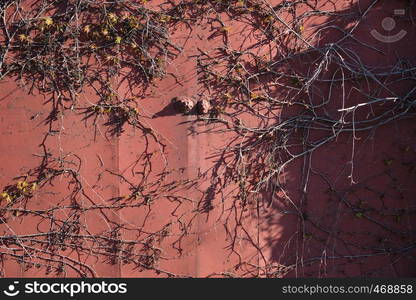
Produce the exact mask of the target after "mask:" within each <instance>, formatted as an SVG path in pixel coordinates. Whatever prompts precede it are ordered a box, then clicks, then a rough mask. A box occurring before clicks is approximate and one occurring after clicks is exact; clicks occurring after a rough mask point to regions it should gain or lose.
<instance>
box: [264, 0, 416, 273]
mask: <svg viewBox="0 0 416 300" xmlns="http://www.w3.org/2000/svg"><path fill="white" fill-rule="evenodd" d="M414 13H415V6H414V2H413V1H412V2H404V1H388V2H387V1H359V2H358V3H356V4H354V5H353V6H351V7H348V8H346V9H344V10H338V11H337V12H336V14H338V15H339V17H338V16H335V15H334V16H330V17H328V18H327V19H326V20H324V22H321V23H319V24H324V25H320V26H317V27H314V28H311V30H313V31H314V32H315V34H316V39H315V42H314V45H316V46H314V48H309V49H307V50H306V51H303V52H302V53H298V54H296V55H294V56H293V60H292V61H293V63H291V67H293V69H292V72H293V73H295V74H296V76H297V78H298V79H299V80H298V81H299V90H296V91H295V92H292V93H293V94H294V95H295V97H298V99H300V98H303V99H305V101H304V103H305V105H307V106H309V107H314V108H313V109H295V110H291V111H288V110H286V111H285V110H283V114H285V113H286V117H287V119H291V118H292V119H296V120H297V121H298V124H299V128H298V129H299V132H298V135H297V137H296V138H297V141H298V144H299V146H298V147H297V148H294V147H293V148H291V149H292V150H293V152H292V154H293V155H297V153H305V155H302V156H299V158H298V160H297V161H295V162H294V163H293V164H291V165H289V166H288V167H287V168H286V170H285V171H286V172H287V173H285V174H284V175H285V176H283V177H285V178H284V182H285V183H284V191H285V192H283V191H280V192H277V193H273V194H271V193H269V196H267V197H266V199H267V202H268V201H270V200H269V199H270V198H273V201H272V205H271V209H269V210H268V212H267V217H266V218H265V219H264V221H263V222H262V225H261V228H262V231H263V232H264V233H265V235H266V238H265V240H266V247H271V249H272V251H271V259H272V261H273V262H274V263H277V264H281V265H284V266H286V267H289V270H290V271H289V272H287V273H286V274H285V275H284V276H298V277H304V276H319V277H352V276H365V277H413V276H415V275H416V273H415V272H416V271H415V270H416V261H415V254H416V227H415V226H416V216H415V213H416V203H415V200H414V197H413V195H414V193H415V186H414V180H415V176H416V174H415V170H416V148H415V145H416V144H415V134H416V127H415V125H414V124H415V122H414V119H413V118H414V109H413V107H412V106H413V104H414V99H415V96H416V93H415V89H414V79H415V73H414V66H415V63H416V57H415V55H414V52H413V50H412V49H414V47H415V45H414V43H415V42H414V41H415V28H414V20H413V16H414ZM403 32H405V34H406V35H405V36H404V37H402V38H400V37H401V36H402V35H403ZM276 61H279V57H276ZM301 116H302V117H301ZM305 120H307V121H305ZM317 145H319V147H317ZM311 149H312V150H311Z"/></svg>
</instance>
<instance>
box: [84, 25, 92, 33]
mask: <svg viewBox="0 0 416 300" xmlns="http://www.w3.org/2000/svg"><path fill="white" fill-rule="evenodd" d="M82 31H84V32H85V33H90V31H91V26H90V25H85V26H84V28H83V29H82Z"/></svg>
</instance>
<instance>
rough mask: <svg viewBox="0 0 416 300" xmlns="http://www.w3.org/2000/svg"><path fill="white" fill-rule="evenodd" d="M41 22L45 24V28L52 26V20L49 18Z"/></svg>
mask: <svg viewBox="0 0 416 300" xmlns="http://www.w3.org/2000/svg"><path fill="white" fill-rule="evenodd" d="M43 21H44V22H45V24H46V25H47V26H51V25H52V24H53V20H52V18H51V17H46V18H44V19H43Z"/></svg>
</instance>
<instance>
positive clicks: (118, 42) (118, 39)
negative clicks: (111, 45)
mask: <svg viewBox="0 0 416 300" xmlns="http://www.w3.org/2000/svg"><path fill="white" fill-rule="evenodd" d="M114 42H115V43H116V44H120V43H121V37H120V36H116V38H115V40H114Z"/></svg>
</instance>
